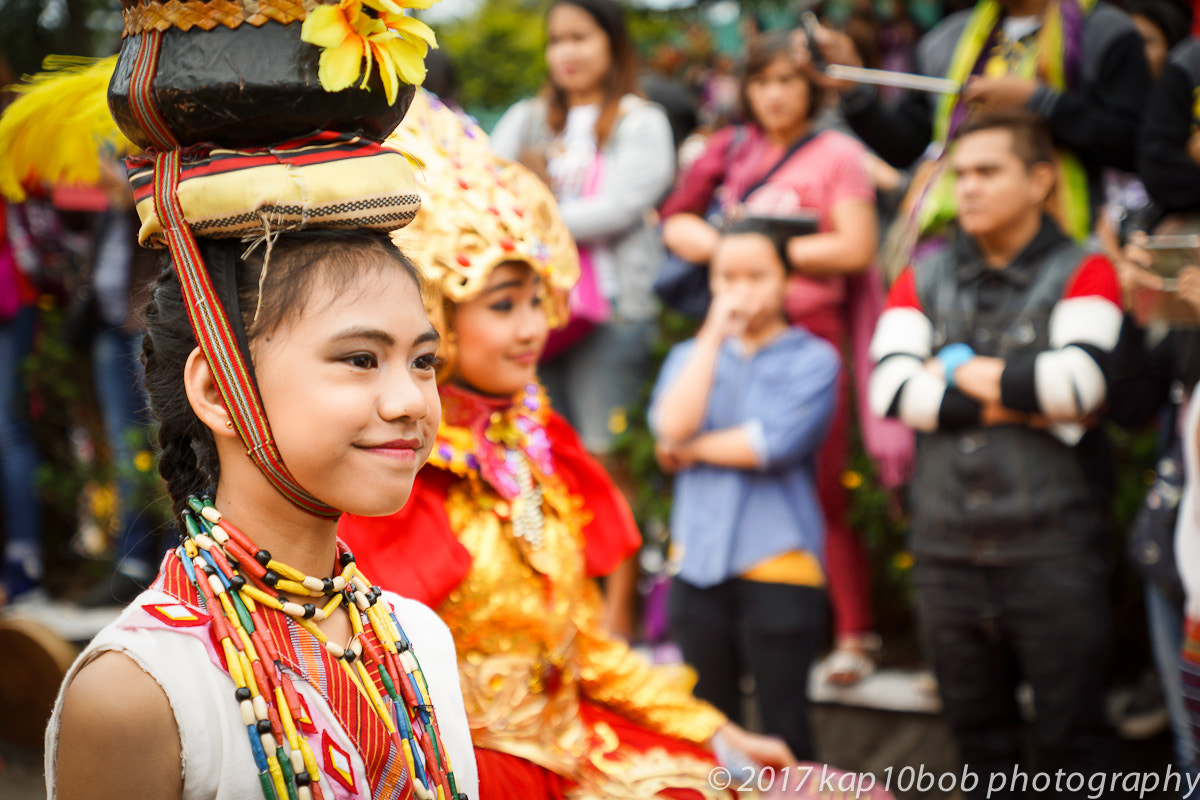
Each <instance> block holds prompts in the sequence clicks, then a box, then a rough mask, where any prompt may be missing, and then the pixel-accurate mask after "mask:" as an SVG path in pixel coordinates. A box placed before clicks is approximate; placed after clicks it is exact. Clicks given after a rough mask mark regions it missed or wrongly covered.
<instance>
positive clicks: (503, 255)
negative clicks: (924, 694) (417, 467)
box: [340, 100, 790, 800]
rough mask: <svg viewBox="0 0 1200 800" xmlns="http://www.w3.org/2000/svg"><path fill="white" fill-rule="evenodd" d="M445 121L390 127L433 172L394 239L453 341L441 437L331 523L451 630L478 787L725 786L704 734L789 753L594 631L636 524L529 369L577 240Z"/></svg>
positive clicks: (647, 792)
mask: <svg viewBox="0 0 1200 800" xmlns="http://www.w3.org/2000/svg"><path fill="white" fill-rule="evenodd" d="M418 102H419V100H418ZM410 126H412V127H410ZM457 126H458V123H457V121H456V120H455V119H454V118H453V117H452V116H450V115H448V114H447V113H443V112H442V111H441V110H439V109H436V108H435V109H433V111H432V112H431V113H430V115H429V117H428V118H422V117H420V116H416V117H414V116H413V112H411V111H410V119H409V120H408V121H406V122H405V124H404V125H403V126H402V127H401V131H400V133H401V138H400V144H401V146H402V149H404V150H405V151H406V152H407V151H409V150H410V149H411V150H413V152H414V155H415V156H416V157H417V159H418V160H419V161H420V162H422V164H423V165H424V167H423V170H422V173H421V174H423V175H424V176H425V177H426V179H427V180H426V181H425V182H424V183H423V184H422V200H423V202H424V203H425V204H426V205H425V210H424V211H423V212H422V214H421V216H420V217H418V220H417V222H416V223H415V228H414V230H412V231H411V232H409V231H405V232H402V236H401V238H400V239H399V241H400V243H401V244H402V246H403V247H405V248H415V250H412V251H411V252H412V253H413V256H414V259H415V260H417V261H418V263H419V264H420V265H421V267H422V269H423V270H424V271H425V273H426V275H427V276H428V277H429V278H430V279H431V281H432V283H434V284H436V285H437V287H439V288H440V290H441V292H442V298H440V299H435V300H434V301H432V302H431V315H432V316H433V318H434V320H435V322H436V324H437V325H438V327H439V329H440V330H441V332H442V334H443V340H444V341H445V342H447V343H448V344H449V347H448V349H447V351H446V352H447V356H446V363H445V365H444V368H443V369H442V371H441V373H440V376H439V377H440V381H439V382H440V386H439V391H440V392H441V396H442V403H443V409H444V413H443V419H442V425H441V427H440V428H439V431H438V438H437V444H436V445H435V447H434V451H433V454H432V456H431V457H430V466H428V467H426V469H425V470H424V471H422V473H421V475H420V476H419V477H418V480H417V483H416V486H415V488H414V491H413V497H412V499H411V500H410V502H409V504H408V505H407V506H406V507H405V509H404V510H403V511H402V512H401V513H399V514H397V515H395V516H393V517H390V518H374V519H370V518H364V517H361V516H358V515H347V516H345V517H343V519H342V523H341V527H340V533H341V535H342V536H343V538H344V539H345V540H346V541H347V542H348V543H349V544H350V546H351V547H353V548H354V550H355V553H356V554H357V555H358V557H359V559H360V563H362V564H364V565H365V566H366V567H367V568H368V569H369V570H371V571H372V572H373V573H374V574H376V575H380V576H382V579H384V580H385V581H387V583H385V585H391V586H397V587H399V586H403V587H405V590H406V591H412V592H414V596H417V597H419V598H420V599H422V600H424V601H425V602H427V603H429V604H430V605H431V606H433V607H434V608H436V609H437V611H438V613H439V614H440V615H441V617H442V619H444V620H445V621H446V622H447V624H448V625H449V626H450V629H451V631H452V633H453V634H454V638H455V643H456V644H457V646H458V651H459V654H460V659H459V677H460V680H461V683H462V689H463V696H464V700H465V702H466V706H467V716H468V718H469V719H470V722H471V727H472V735H473V737H474V741H475V746H476V757H477V760H478V762H479V770H480V797H481V798H485V799H487V798H496V799H497V800H499V799H501V798H503V799H505V800H507V798H514V797H558V798H561V797H571V798H584V797H605V798H630V800H632V799H633V798H639V799H644V798H649V797H654V796H666V797H711V796H720V795H721V794H722V793H721V792H718V791H716V790H714V789H713V788H712V787H711V786H710V785H709V781H708V774H709V771H710V770H711V769H712V767H713V765H714V761H713V755H712V750H711V745H712V744H713V743H714V739H718V740H725V742H726V743H728V744H729V745H730V746H732V747H735V748H738V749H740V750H742V751H743V752H749V753H750V754H751V755H752V756H754V757H755V758H757V759H758V760H759V761H764V762H768V763H774V764H776V765H780V764H782V763H785V762H787V761H790V754H789V753H787V750H786V747H784V746H783V745H782V743H780V742H778V741H776V740H768V739H764V738H762V737H757V736H753V735H751V734H748V733H746V732H745V731H743V730H741V729H740V728H738V727H737V726H735V725H732V724H730V723H728V722H727V720H726V718H725V717H724V715H722V714H721V713H720V712H718V711H717V710H716V709H714V708H713V707H711V706H709V705H708V704H706V703H703V702H701V701H699V700H697V699H695V697H693V696H692V694H691V692H690V686H691V683H692V681H691V679H689V678H688V677H687V676H686V674H685V673H684V672H683V670H674V669H664V668H653V667H651V666H650V665H649V664H647V663H646V662H644V661H643V660H642V659H640V658H639V657H637V656H635V655H634V654H633V653H632V652H630V650H629V648H628V647H627V646H626V645H625V644H624V643H622V642H620V641H618V640H616V639H614V638H612V637H611V636H608V635H606V634H605V633H604V632H603V630H602V629H601V627H600V625H599V616H600V613H601V601H600V595H599V592H598V590H597V588H596V586H595V583H594V581H593V578H594V577H595V576H597V575H603V574H605V573H606V572H607V571H608V570H611V569H612V568H614V567H615V566H616V565H617V564H619V563H620V562H621V561H622V559H623V558H625V557H626V556H627V555H628V554H629V553H630V552H631V551H632V550H633V549H634V548H635V547H636V546H637V543H638V535H637V530H636V528H635V526H634V523H633V520H632V517H631V515H630V512H629V509H628V507H627V506H626V505H625V504H624V502H623V500H622V499H621V497H620V493H619V492H618V491H617V490H616V488H615V487H614V486H613V484H612V482H611V480H609V479H608V477H607V475H606V474H605V472H604V470H603V469H602V468H601V467H600V466H599V464H598V463H597V462H596V461H595V460H594V459H593V458H592V457H591V456H589V455H588V454H587V451H586V449H585V447H584V444H583V443H582V442H581V440H580V438H579V436H578V435H577V434H576V433H575V432H574V431H573V430H572V429H571V428H570V427H569V426H568V425H567V424H566V422H565V421H564V420H563V419H562V417H560V416H559V415H558V414H556V413H555V412H554V411H553V410H552V409H551V408H550V407H549V405H548V404H547V400H546V396H545V393H544V392H543V391H542V389H541V387H540V386H539V385H538V382H537V373H536V365H537V360H538V356H539V355H540V353H541V350H542V347H543V346H544V344H545V342H546V337H547V334H548V331H549V328H550V324H551V323H552V322H554V323H558V322H562V321H563V320H564V319H565V301H564V297H565V294H566V291H567V290H568V288H569V287H570V286H571V284H572V283H573V282H574V280H575V279H576V278H577V276H578V269H579V267H578V262H577V260H576V257H575V253H574V248H573V246H572V242H571V239H570V235H569V233H568V232H567V230H566V228H565V227H564V226H563V224H562V222H561V220H560V218H559V217H558V214H557V210H556V207H555V204H554V199H553V197H552V196H551V195H550V193H549V191H548V190H547V189H546V188H545V186H544V185H543V184H541V183H540V181H538V180H537V179H536V178H535V177H534V176H533V175H532V174H531V173H530V172H528V171H527V170H525V169H524V168H523V167H520V166H518V165H515V164H510V163H507V162H504V161H501V160H498V159H495V158H488V157H487V156H486V154H485V153H482V152H478V151H477V150H476V148H478V147H479V146H480V144H479V143H480V142H481V141H482V140H483V136H482V134H481V133H480V132H479V131H478V130H477V129H472V130H470V131H469V132H468V133H467V135H466V136H464V134H463V131H462V130H461V128H458V127H457ZM415 130H419V131H420V137H419V141H412V142H410V141H409V140H410V138H416V137H415V134H414V133H413V131H415ZM431 130H436V131H441V132H442V133H441V135H437V134H431V133H430V131H431ZM422 143H424V144H425V145H427V146H426V147H425V148H424V149H422V147H421V145H422ZM448 164H452V165H456V168H455V169H454V170H453V171H452V170H450V169H447V168H446V167H447V165H448ZM418 587H419V588H418Z"/></svg>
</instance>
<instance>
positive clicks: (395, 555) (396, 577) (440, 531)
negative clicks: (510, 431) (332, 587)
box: [338, 411, 642, 608]
mask: <svg viewBox="0 0 1200 800" xmlns="http://www.w3.org/2000/svg"><path fill="white" fill-rule="evenodd" d="M546 433H547V435H548V436H549V437H550V444H551V449H552V452H553V454H554V466H555V469H556V471H557V473H558V475H559V477H561V478H562V480H563V482H564V483H566V485H567V488H568V489H569V490H570V492H571V494H573V495H575V496H576V497H580V498H582V499H583V505H584V509H585V510H586V511H587V512H588V513H590V514H591V517H592V520H591V522H589V523H588V524H587V525H586V526H585V527H584V529H583V539H584V546H583V555H584V559H585V561H586V563H587V571H588V574H589V575H591V576H593V577H595V576H599V575H607V574H608V573H610V572H612V571H613V570H614V569H616V568H617V566H618V565H619V564H620V563H621V562H622V561H624V560H625V559H626V558H628V557H629V556H630V555H632V554H633V553H635V552H637V549H638V547H640V546H641V543H642V537H641V535H640V534H639V533H638V529H637V524H636V523H635V522H634V520H633V514H632V513H631V512H630V510H629V505H628V504H627V503H626V502H625V498H624V497H623V496H622V495H621V492H620V491H619V490H618V489H617V487H616V486H615V485H614V484H613V482H612V479H611V478H610V477H609V476H608V473H607V472H606V471H605V470H604V468H603V467H602V466H600V464H599V463H598V462H597V461H596V459H594V458H592V456H591V455H590V454H589V453H588V452H587V450H586V449H585V448H584V446H583V442H582V441H580V439H579V435H578V434H577V433H575V431H574V430H573V429H572V428H571V426H570V425H569V424H567V421H566V420H565V419H563V418H562V417H561V416H559V415H558V414H557V413H555V412H553V411H551V412H550V415H549V418H548V419H547V420H546ZM458 480H461V479H460V478H457V477H455V476H454V475H452V474H451V473H449V472H447V471H445V470H442V469H437V468H435V467H425V468H424V469H422V470H421V472H420V473H418V474H417V480H416V482H415V483H414V485H413V493H412V496H411V497H410V498H409V500H408V504H407V505H406V506H404V508H403V509H401V510H400V511H399V512H397V513H395V514H393V515H391V516H390V517H358V516H354V515H352V514H343V515H342V518H341V520H340V521H339V522H338V535H339V536H340V537H341V538H342V539H343V540H344V541H345V542H346V544H347V545H349V547H350V550H351V551H352V552H353V553H354V557H355V559H357V562H358V565H359V566H360V567H362V570H363V572H364V573H366V575H367V577H368V579H370V580H372V581H375V582H376V583H378V584H379V585H380V586H382V587H383V588H385V589H389V590H391V591H394V592H396V593H397V594H401V595H403V596H405V597H411V598H413V599H416V600H420V601H421V602H422V603H425V604H426V605H428V606H430V607H433V608H436V607H437V606H439V605H441V603H442V601H444V600H445V599H446V597H447V595H449V594H450V592H451V591H452V590H453V589H454V587H455V586H457V585H458V584H459V583H461V582H462V579H463V578H464V577H466V574H467V572H468V571H469V570H470V569H471V554H470V553H469V552H468V551H467V548H465V547H463V546H462V544H460V543H459V541H458V539H457V537H455V535H454V532H453V531H452V530H451V529H450V521H449V518H448V517H447V515H446V495H447V493H448V492H449V490H450V487H451V486H452V485H453V484H454V482H455V481H458Z"/></svg>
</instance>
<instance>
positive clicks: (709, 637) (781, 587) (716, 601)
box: [670, 578, 828, 761]
mask: <svg viewBox="0 0 1200 800" xmlns="http://www.w3.org/2000/svg"><path fill="white" fill-rule="evenodd" d="M670 614H671V633H672V634H673V636H674V638H675V641H676V642H677V643H678V644H679V647H680V649H681V650H683V658H684V660H685V661H687V662H688V663H689V664H691V665H692V666H693V667H695V669H696V672H697V673H698V674H699V676H700V680H699V682H698V683H697V684H696V689H695V694H696V696H697V697H699V698H701V699H703V700H707V701H708V702H710V703H712V704H713V705H714V706H716V707H717V708H719V709H720V710H721V712H722V713H724V714H725V716H727V717H729V718H730V719H733V720H740V719H741V717H742V694H741V688H740V687H741V679H742V675H743V674H745V673H747V672H748V673H749V674H750V675H752V676H753V677H754V687H755V690H754V699H755V702H756V703H757V706H758V712H759V716H760V717H761V718H762V723H763V730H764V731H765V732H766V733H769V734H773V735H775V736H780V737H782V738H783V740H784V741H786V742H787V743H788V746H789V747H790V748H791V749H792V752H793V753H795V754H796V757H797V758H799V759H800V760H801V761H806V760H811V759H813V758H814V757H815V753H814V751H813V745H812V732H811V730H810V726H809V721H808V670H809V667H810V665H811V664H812V662H813V659H814V658H815V657H816V655H817V652H818V650H819V649H820V648H821V646H822V644H823V640H824V637H825V626H826V621H825V620H826V615H827V614H828V611H827V603H826V599H825V591H824V590H823V589H816V588H813V587H810V586H791V585H788V584H782V583H761V582H759V581H745V580H739V579H735V580H731V581H725V582H724V583H721V584H718V585H717V586H713V587H710V588H708V589H701V588H699V587H697V586H693V585H691V584H690V583H687V582H686V581H682V580H680V579H678V578H676V579H675V580H674V582H673V583H672V585H671V600H670Z"/></svg>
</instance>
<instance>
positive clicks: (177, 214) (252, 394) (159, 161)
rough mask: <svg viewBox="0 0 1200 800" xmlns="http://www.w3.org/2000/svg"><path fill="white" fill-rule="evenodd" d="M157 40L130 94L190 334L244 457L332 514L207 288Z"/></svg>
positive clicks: (292, 495)
mask: <svg viewBox="0 0 1200 800" xmlns="http://www.w3.org/2000/svg"><path fill="white" fill-rule="evenodd" d="M161 43H162V34H161V33H160V32H159V31H150V32H148V33H146V34H145V35H144V36H143V37H142V41H141V43H140V45H139V48H138V53H137V58H136V60H135V62H134V71H133V79H132V81H131V86H130V98H131V101H132V109H133V113H134V114H135V116H136V117H137V119H138V121H139V124H140V125H141V126H142V129H143V130H145V131H147V133H148V134H149V136H150V140H151V142H152V143H153V145H154V147H155V148H156V149H158V150H159V152H158V153H157V154H156V155H155V158H154V207H155V211H156V212H157V213H158V218H159V220H160V222H161V223H162V228H163V233H164V236H165V238H166V240H167V249H168V250H170V251H171V259H172V261H173V262H174V264H175V272H176V273H177V274H178V275H179V283H180V286H182V287H183V296H184V300H185V302H186V305H187V312H188V321H189V322H190V323H191V326H192V331H193V332H194V333H195V334H196V342H197V343H198V344H199V345H200V350H201V352H203V353H204V357H205V358H206V359H207V360H208V365H209V368H210V369H211V370H212V373H213V379H214V380H215V381H216V384H217V389H218V390H219V391H220V392H221V397H222V398H223V399H224V400H225V407H226V408H227V409H228V411H229V415H230V417H231V418H232V421H233V426H234V428H235V429H236V430H237V432H238V436H239V437H241V440H242V443H243V444H244V445H245V446H246V452H247V454H248V455H249V456H250V458H251V460H253V461H254V463H255V465H256V466H257V467H258V468H259V470H261V471H262V473H263V474H264V475H265V476H266V477H267V480H269V481H270V482H271V484H272V485H273V486H274V487H275V488H276V489H277V490H279V492H280V494H282V495H283V496H284V497H286V498H287V499H288V500H290V501H292V502H293V503H294V504H296V505H297V506H299V507H300V508H302V509H304V510H305V511H307V512H309V513H310V514H314V515H316V516H318V517H329V518H333V517H336V516H338V514H339V513H340V512H339V511H338V510H337V509H335V508H332V507H330V506H328V505H326V504H325V503H322V502H321V501H320V500H318V499H316V498H315V497H313V496H312V495H310V494H309V493H308V492H306V491H304V489H302V488H301V487H300V485H299V484H297V483H296V480H295V478H293V477H292V475H291V473H290V472H289V471H288V469H287V467H286V466H284V463H283V459H282V457H280V455H279V450H278V448H276V446H275V441H274V439H272V437H271V426H270V425H269V424H268V422H267V415H266V413H265V412H264V411H263V407H262V399H261V398H260V397H259V396H258V387H257V386H256V385H255V383H254V379H253V377H252V376H251V374H250V370H249V368H248V366H247V364H246V360H245V358H244V357H243V355H242V351H241V349H240V348H239V347H238V344H237V338H236V337H235V336H234V333H233V328H232V327H231V326H230V324H229V317H228V315H227V313H226V311H225V308H224V306H222V304H221V300H220V298H219V297H218V296H217V293H216V290H215V289H214V288H213V284H212V279H211V278H210V277H209V275H208V270H207V269H205V266H204V260H203V259H202V258H201V257H200V250H199V248H198V247H197V246H196V239H195V237H194V236H193V235H192V230H191V228H190V227H188V223H187V219H186V218H185V217H184V215H183V209H182V208H181V207H180V205H179V196H178V189H179V170H180V166H181V159H180V153H179V150H178V149H177V148H178V145H177V143H176V141H175V137H174V136H173V135H172V134H171V131H170V129H169V128H168V127H167V125H166V123H165V122H164V121H163V118H162V115H161V114H160V113H159V111H158V108H157V107H156V106H155V104H154V100H153V97H152V95H151V91H150V89H151V83H152V82H153V80H154V75H155V73H156V72H157V65H158V53H159V49H160V46H161Z"/></svg>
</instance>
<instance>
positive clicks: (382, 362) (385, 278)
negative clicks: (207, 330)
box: [251, 254, 441, 516]
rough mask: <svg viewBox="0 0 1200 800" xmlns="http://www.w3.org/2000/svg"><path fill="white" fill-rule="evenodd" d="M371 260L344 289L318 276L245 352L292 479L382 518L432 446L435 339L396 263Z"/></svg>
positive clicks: (333, 501) (394, 507) (436, 413)
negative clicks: (294, 308) (298, 301)
mask: <svg viewBox="0 0 1200 800" xmlns="http://www.w3.org/2000/svg"><path fill="white" fill-rule="evenodd" d="M367 258H369V259H371V260H370V261H368V263H365V264H361V265H358V266H359V268H358V269H357V270H356V272H355V274H354V276H353V277H350V278H349V279H348V280H344V281H339V282H337V283H339V284H340V285H335V282H333V281H331V280H329V279H328V277H325V276H318V277H317V278H316V279H315V280H314V282H313V284H312V286H311V288H310V289H309V293H308V296H307V297H306V298H304V301H303V303H302V305H301V307H300V308H299V310H298V311H297V312H296V313H294V314H291V315H289V317H288V318H286V319H284V320H283V321H282V322H281V323H280V324H279V325H278V326H277V327H276V328H275V330H273V331H270V332H266V333H263V334H262V335H260V336H258V337H256V338H254V339H253V340H252V342H251V350H252V353H253V356H254V362H255V371H256V373H257V377H258V384H259V390H260V392H261V395H262V399H263V405H264V408H265V411H266V414H267V418H268V419H269V420H270V422H271V429H272V431H273V433H274V437H275V441H276V443H277V445H278V447H279V452H280V455H281V456H282V457H283V461H284V463H285V464H286V465H287V467H288V469H289V470H290V471H291V473H292V475H293V476H294V477H295V479H296V481H297V483H299V485H300V486H302V487H304V488H305V489H306V490H307V491H308V492H309V493H311V494H312V495H313V496H314V497H316V498H318V499H320V500H322V501H324V502H325V503H327V504H329V505H331V506H333V507H334V508H337V509H340V510H342V511H348V512H351V513H354V514H360V515H363V516H382V515H386V514H392V513H395V512H396V511H399V510H400V509H401V508H402V507H403V506H404V504H405V503H406V502H407V501H408V496H409V493H410V492H411V491H412V485H413V480H414V478H415V477H416V473H417V470H418V469H420V467H421V465H422V464H424V463H425V459H426V458H428V456H429V452H430V449H431V448H432V446H433V441H434V437H435V435H436V433H437V427H438V422H439V421H440V418H441V403H440V401H439V399H438V394H437V381H436V378H435V374H434V373H435V370H436V368H437V364H438V359H437V344H438V335H437V333H436V331H435V330H434V328H433V326H432V325H430V323H429V319H428V317H427V316H426V314H425V308H424V305H423V304H422V301H421V295H420V291H419V290H418V287H417V284H416V281H415V280H414V279H413V277H412V276H411V275H409V274H408V273H407V272H406V270H405V269H404V268H403V266H401V265H400V264H399V263H396V262H394V261H392V260H391V259H390V258H388V257H387V256H381V255H378V254H374V255H371V256H368V257H367ZM333 268H337V267H327V268H326V269H333Z"/></svg>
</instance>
